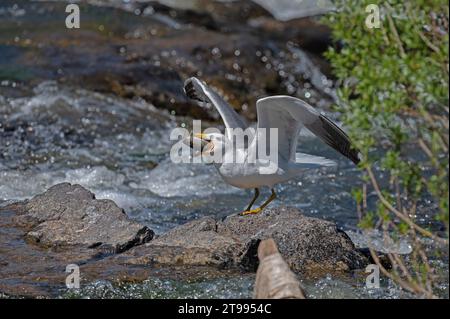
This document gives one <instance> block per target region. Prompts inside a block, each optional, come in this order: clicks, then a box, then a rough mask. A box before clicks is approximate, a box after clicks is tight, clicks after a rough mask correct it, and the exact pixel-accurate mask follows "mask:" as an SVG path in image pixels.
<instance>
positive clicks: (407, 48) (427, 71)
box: [325, 0, 449, 221]
mask: <svg viewBox="0 0 450 319" xmlns="http://www.w3.org/2000/svg"><path fill="white" fill-rule="evenodd" d="M369 4H377V5H378V6H379V9H380V22H381V23H380V28H372V29H370V28H368V27H367V25H366V23H365V21H366V18H367V17H368V15H369V13H370V12H366V6H367V5H369ZM335 5H336V7H337V9H338V10H337V11H336V12H334V13H331V14H329V15H328V16H327V17H326V18H325V22H326V23H327V24H328V25H329V26H330V27H331V29H332V34H333V38H334V39H335V41H336V43H337V44H339V46H340V48H336V47H337V46H338V45H336V47H333V48H330V49H329V51H328V52H327V53H326V56H327V58H328V59H329V60H330V61H331V63H332V66H333V70H334V74H335V75H336V76H337V77H338V79H339V80H340V82H341V85H340V87H339V90H338V92H339V96H340V100H341V103H340V105H338V106H337V108H338V110H339V111H340V112H341V113H342V115H343V120H344V123H345V124H346V127H348V129H349V132H350V136H351V137H352V139H353V141H354V143H355V145H356V146H357V147H358V148H359V149H360V150H361V151H362V153H363V157H364V159H365V160H364V161H363V163H362V164H361V167H371V166H373V165H374V164H375V163H378V164H380V166H381V168H383V169H384V170H386V171H387V172H389V174H390V176H391V177H392V178H395V179H396V180H398V182H399V183H400V185H401V186H402V191H403V192H404V193H405V194H406V195H407V196H408V198H410V199H411V200H416V199H418V198H419V197H420V196H421V195H424V194H425V193H426V194H429V195H431V196H432V197H434V198H435V199H436V201H437V202H438V203H439V207H440V211H439V212H438V215H439V219H440V220H442V221H448V206H449V204H448V125H447V126H446V124H445V123H444V122H445V121H448V102H449V95H448V45H449V41H448V11H449V7H448V2H447V1H443V0H438V1H417V0H416V1H406V2H404V1H394V0H391V1H374V0H364V1H362V0H337V1H335ZM430 172H431V173H430Z"/></svg>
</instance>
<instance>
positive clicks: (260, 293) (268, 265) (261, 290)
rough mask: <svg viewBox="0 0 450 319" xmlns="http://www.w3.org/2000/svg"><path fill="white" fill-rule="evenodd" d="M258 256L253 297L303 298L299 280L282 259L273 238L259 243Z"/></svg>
mask: <svg viewBox="0 0 450 319" xmlns="http://www.w3.org/2000/svg"><path fill="white" fill-rule="evenodd" d="M258 258H259V267H258V271H257V273H256V282H255V289H254V292H253V296H254V298H255V299H305V294H304V293H303V290H302V288H301V286H300V283H299V281H298V280H297V278H296V276H295V274H294V273H293V272H292V271H291V270H290V269H289V266H288V265H287V264H286V262H285V261H284V260H283V257H282V256H281V254H280V253H279V251H278V248H277V245H276V244H275V241H274V240H273V239H271V238H270V239H266V240H263V241H262V242H261V243H260V244H259V247H258Z"/></svg>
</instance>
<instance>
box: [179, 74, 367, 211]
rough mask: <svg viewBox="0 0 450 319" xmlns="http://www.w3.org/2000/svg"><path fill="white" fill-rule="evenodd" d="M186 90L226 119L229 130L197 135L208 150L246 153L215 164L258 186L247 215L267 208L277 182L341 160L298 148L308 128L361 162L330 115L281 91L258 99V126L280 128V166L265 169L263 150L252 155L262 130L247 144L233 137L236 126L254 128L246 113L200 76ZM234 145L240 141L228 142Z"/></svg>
mask: <svg viewBox="0 0 450 319" xmlns="http://www.w3.org/2000/svg"><path fill="white" fill-rule="evenodd" d="M184 90H185V93H186V95H187V96H188V97H189V98H191V99H194V100H198V101H201V102H205V103H210V104H212V105H214V107H215V108H216V109H217V111H218V112H219V114H220V116H221V118H222V120H223V122H224V124H225V127H226V130H225V131H226V132H225V134H218V133H211V134H206V133H201V134H196V136H195V138H198V139H201V141H202V142H204V143H207V147H205V149H206V150H205V151H204V152H206V153H208V152H221V153H222V152H233V154H234V156H235V157H234V158H236V156H238V157H240V158H239V159H240V160H235V161H234V162H233V163H228V162H222V163H215V166H216V168H217V170H218V172H219V174H220V175H221V176H222V178H223V179H224V180H225V182H226V183H228V184H230V185H233V186H235V187H239V188H253V189H254V190H255V195H254V197H253V199H252V201H251V202H250V204H249V205H248V207H247V209H246V210H245V211H244V212H242V215H248V214H257V213H259V212H261V211H262V210H263V209H264V208H265V207H267V205H269V203H270V202H271V201H272V200H274V199H275V198H276V193H275V190H274V188H273V187H274V185H276V184H278V183H282V182H285V181H287V180H289V179H291V178H293V177H295V176H297V175H299V174H300V173H301V172H303V171H305V170H306V169H310V168H317V167H322V166H333V165H335V163H334V162H333V161H331V160H329V159H326V158H323V157H319V156H313V155H309V154H304V153H297V152H296V149H297V142H298V136H299V133H300V130H301V129H302V128H306V129H308V130H309V131H311V132H312V133H313V134H314V135H316V136H317V137H319V138H320V139H321V140H322V141H323V142H324V143H326V144H327V145H329V146H330V147H332V148H333V149H335V150H336V151H338V152H339V153H341V154H342V155H344V156H346V157H347V158H349V159H350V160H351V161H352V162H353V163H355V164H358V162H359V161H360V158H359V152H358V150H356V149H355V148H354V147H352V144H351V142H350V139H349V137H348V135H347V134H346V133H345V132H344V131H343V130H342V129H341V128H339V127H338V126H337V125H336V124H335V123H333V122H332V121H331V120H330V119H329V118H327V117H326V116H324V115H323V114H321V113H320V112H318V111H317V110H316V109H314V108H313V107H312V106H311V105H309V104H308V103H306V102H304V101H302V100H300V99H298V98H294V97H290V96H284V95H279V96H270V97H266V98H263V99H260V100H258V101H257V102H256V109H257V117H258V121H257V129H266V130H269V129H271V128H276V129H277V132H278V161H277V168H276V169H275V170H274V171H273V172H267V171H264V170H261V166H262V165H264V164H261V163H260V162H259V161H258V154H256V153H254V154H251V152H255V149H256V144H257V143H258V133H255V134H254V135H253V136H250V139H249V140H248V143H247V145H245V147H242V148H240V149H236V147H241V146H236V145H235V144H233V141H232V139H233V136H232V135H231V133H230V132H232V129H242V131H245V130H246V129H247V128H248V126H247V125H246V124H245V121H244V120H243V119H242V118H241V117H240V115H239V114H237V113H236V112H235V111H234V109H233V108H232V107H231V106H230V105H229V104H228V103H227V102H225V100H224V99H222V98H221V97H220V95H219V94H217V93H216V92H215V91H214V90H212V89H211V88H210V87H208V86H207V85H206V84H205V83H204V82H202V81H200V80H199V79H197V78H190V79H188V80H186V82H185V85H184ZM239 132H241V130H239ZM257 132H258V130H257ZM265 140H266V141H265V142H266V143H267V144H270V137H269V138H265ZM230 145H234V146H232V147H227V146H230ZM250 155H253V156H254V157H256V161H255V162H253V161H249V160H247V158H250V157H251V156H250ZM224 156H226V153H225V154H224ZM262 171H263V173H261V172H262ZM264 186H265V187H269V188H270V189H271V191H272V194H271V196H270V197H269V199H267V200H266V201H265V202H264V203H263V204H262V205H261V206H260V207H258V208H255V209H252V207H253V204H254V203H255V201H256V199H257V198H258V196H259V194H260V191H259V188H260V187H264Z"/></svg>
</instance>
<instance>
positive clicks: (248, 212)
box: [241, 207, 262, 216]
mask: <svg viewBox="0 0 450 319" xmlns="http://www.w3.org/2000/svg"><path fill="white" fill-rule="evenodd" d="M261 211H262V209H261V208H260V207H258V208H255V209H251V210H246V211H245V212H242V213H241V216H246V215H256V214H259V213H260V212H261Z"/></svg>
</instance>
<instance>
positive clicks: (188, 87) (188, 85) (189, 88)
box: [184, 78, 205, 102]
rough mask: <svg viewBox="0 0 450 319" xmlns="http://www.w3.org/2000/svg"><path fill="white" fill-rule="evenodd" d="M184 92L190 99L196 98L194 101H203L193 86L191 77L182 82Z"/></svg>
mask: <svg viewBox="0 0 450 319" xmlns="http://www.w3.org/2000/svg"><path fill="white" fill-rule="evenodd" d="M184 93H185V94H186V96H187V97H188V98H190V99H192V100H196V101H200V102H205V100H204V99H202V98H201V97H200V95H199V94H198V92H197V89H196V88H195V85H194V82H193V79H192V78H191V79H188V80H186V82H185V83H184Z"/></svg>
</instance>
